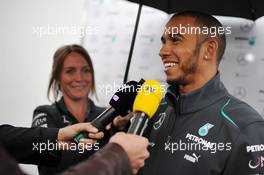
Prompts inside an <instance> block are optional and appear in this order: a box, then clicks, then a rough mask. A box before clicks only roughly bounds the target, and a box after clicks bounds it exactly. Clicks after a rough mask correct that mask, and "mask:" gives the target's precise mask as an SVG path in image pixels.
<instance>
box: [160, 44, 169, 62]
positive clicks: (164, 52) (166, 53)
mask: <svg viewBox="0 0 264 175" xmlns="http://www.w3.org/2000/svg"><path fill="white" fill-rule="evenodd" d="M170 53H171V51H170V47H169V46H168V45H166V44H163V46H162V47H161V48H160V52H159V56H160V57H161V59H163V58H167V57H168V56H170Z"/></svg>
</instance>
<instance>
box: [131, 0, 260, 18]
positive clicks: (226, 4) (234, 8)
mask: <svg viewBox="0 0 264 175" xmlns="http://www.w3.org/2000/svg"><path fill="white" fill-rule="evenodd" d="M128 1H131V2H136V3H139V4H142V5H147V6H150V7H154V8H157V9H160V10H162V11H164V12H167V13H168V14H171V13H175V12H180V11H184V10H192V11H200V12H204V13H208V14H211V15H219V16H233V17H242V18H247V19H252V20H255V19H257V18H259V17H261V16H264V1H263V0H214V1H213V0H128Z"/></svg>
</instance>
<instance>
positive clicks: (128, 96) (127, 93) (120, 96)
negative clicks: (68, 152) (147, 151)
mask: <svg viewBox="0 0 264 175" xmlns="http://www.w3.org/2000/svg"><path fill="white" fill-rule="evenodd" d="M144 81H145V80H143V79H141V80H140V81H139V82H136V81H129V82H127V83H126V84H124V85H123V86H122V87H121V88H120V89H118V90H117V92H116V93H115V94H114V95H113V96H112V98H111V100H110V102H109V104H110V106H109V107H108V108H107V109H106V110H105V111H104V112H102V113H101V114H100V115H99V116H97V117H96V118H95V119H94V120H93V121H92V122H91V124H92V125H93V126H94V127H96V128H97V129H98V131H102V130H104V129H105V127H106V126H107V125H108V124H109V123H111V122H112V121H113V120H114V118H115V117H116V116H118V115H121V116H125V115H127V114H128V113H129V112H131V111H132V108H133V103H134V100H135V98H136V96H137V89H138V88H140V86H141V85H142V84H143V83H144ZM87 137H88V136H87V134H86V133H85V132H81V133H79V134H78V135H77V136H75V138H74V139H73V140H74V141H75V142H76V143H79V141H80V139H82V138H87Z"/></svg>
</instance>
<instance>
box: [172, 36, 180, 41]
mask: <svg viewBox="0 0 264 175" xmlns="http://www.w3.org/2000/svg"><path fill="white" fill-rule="evenodd" d="M171 41H172V42H178V41H181V39H180V38H178V37H173V38H171Z"/></svg>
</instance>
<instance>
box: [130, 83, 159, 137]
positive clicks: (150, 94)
mask: <svg viewBox="0 0 264 175" xmlns="http://www.w3.org/2000/svg"><path fill="white" fill-rule="evenodd" d="M161 98H162V88H161V84H160V83H159V82H158V81H156V80H147V81H145V83H144V84H143V85H142V86H141V91H138V95H137V96H136V98H135V101H134V105H133V112H134V116H133V118H132V122H131V125H130V127H129V129H128V133H130V134H134V135H140V136H142V134H143V132H144V130H145V128H146V127H147V124H148V120H149V119H150V118H151V117H153V115H154V114H155V112H156V111H157V109H158V107H159V104H160V101H161Z"/></svg>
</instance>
